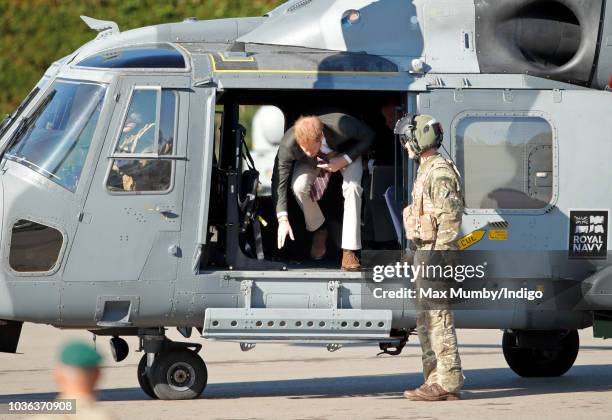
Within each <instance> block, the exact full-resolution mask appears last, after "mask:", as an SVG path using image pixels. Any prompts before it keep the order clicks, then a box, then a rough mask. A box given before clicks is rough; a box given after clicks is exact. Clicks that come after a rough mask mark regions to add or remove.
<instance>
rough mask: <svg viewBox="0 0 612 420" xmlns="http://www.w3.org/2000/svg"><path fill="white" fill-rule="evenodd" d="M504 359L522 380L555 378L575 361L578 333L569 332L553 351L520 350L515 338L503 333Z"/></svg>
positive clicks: (578, 341)
mask: <svg viewBox="0 0 612 420" xmlns="http://www.w3.org/2000/svg"><path fill="white" fill-rule="evenodd" d="M502 346H503V350H504V358H505V359H506V362H507V363H508V366H510V369H512V370H513V371H514V373H516V374H517V375H519V376H522V377H524V378H543V377H555V376H562V375H563V374H565V373H566V372H567V371H568V370H569V369H570V368H571V367H572V365H573V364H574V362H575V361H576V356H578V350H579V348H580V339H579V338H578V331H576V330H570V331H569V332H568V333H567V334H566V335H565V336H564V337H563V338H561V340H560V341H559V343H558V345H557V347H555V348H553V349H538V348H521V347H517V346H516V336H515V335H514V334H512V333H509V332H504V337H503V340H502Z"/></svg>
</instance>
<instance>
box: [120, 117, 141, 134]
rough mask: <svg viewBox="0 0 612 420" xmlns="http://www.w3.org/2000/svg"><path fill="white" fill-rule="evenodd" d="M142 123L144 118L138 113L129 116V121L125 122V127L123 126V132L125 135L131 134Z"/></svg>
mask: <svg viewBox="0 0 612 420" xmlns="http://www.w3.org/2000/svg"><path fill="white" fill-rule="evenodd" d="M141 121H142V116H141V115H140V114H138V113H135V112H134V113H132V114H130V115H129V116H128V118H127V121H126V122H125V125H124V126H123V132H124V133H129V132H131V131H134V129H135V128H136V127H137V126H138V125H139V124H140V122H141Z"/></svg>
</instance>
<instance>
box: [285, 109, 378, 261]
mask: <svg viewBox="0 0 612 420" xmlns="http://www.w3.org/2000/svg"><path fill="white" fill-rule="evenodd" d="M374 138H375V133H374V132H373V131H372V130H371V129H370V128H369V127H368V126H367V125H366V124H365V123H363V122H362V121H360V120H358V119H356V118H353V117H351V116H349V115H346V114H342V113H330V114H324V115H320V116H306V117H300V118H299V119H298V120H297V121H296V123H295V125H294V126H293V128H291V129H290V130H289V131H287V133H285V136H284V137H283V139H282V140H281V144H280V147H279V151H278V185H277V191H276V196H277V203H276V215H277V217H278V248H279V249H280V248H282V247H283V246H284V244H285V239H286V238H287V236H289V237H290V238H291V239H292V240H293V239H294V237H293V231H292V229H291V224H290V222H289V215H288V213H287V189H288V185H289V182H290V181H291V187H292V190H293V192H294V194H295V196H296V199H297V201H298V204H299V205H300V208H301V209H302V211H303V212H304V219H305V222H306V229H307V230H308V231H309V232H313V233H314V234H313V241H312V248H311V252H310V255H311V257H312V258H313V259H321V258H323V257H324V256H325V253H326V251H327V250H326V242H327V236H328V232H327V229H326V227H325V216H323V213H322V212H321V208H320V207H319V204H318V201H319V199H320V198H321V197H322V195H323V193H324V192H325V190H326V188H327V184H328V182H329V177H330V175H331V174H332V173H334V172H338V171H340V172H341V173H342V176H343V178H344V181H343V183H342V195H343V196H344V219H343V226H342V249H343V252H342V269H343V270H359V269H360V268H361V264H360V262H359V257H358V255H357V251H359V250H360V249H361V195H362V188H361V176H362V174H363V166H362V162H361V155H363V154H364V153H366V152H367V150H368V149H369V148H370V146H371V145H372V143H373V141H374ZM294 163H295V165H294Z"/></svg>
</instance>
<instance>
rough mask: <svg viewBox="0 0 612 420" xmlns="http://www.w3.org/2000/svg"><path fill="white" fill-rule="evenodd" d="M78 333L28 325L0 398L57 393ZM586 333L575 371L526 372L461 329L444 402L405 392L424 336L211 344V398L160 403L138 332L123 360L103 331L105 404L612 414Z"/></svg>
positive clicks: (426, 415) (606, 346)
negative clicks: (390, 346)
mask: <svg viewBox="0 0 612 420" xmlns="http://www.w3.org/2000/svg"><path fill="white" fill-rule="evenodd" d="M170 336H171V337H173V338H175V339H178V337H179V336H178V335H177V334H175V333H172V334H170ZM74 337H82V338H85V339H91V334H89V333H87V332H82V331H61V330H57V329H54V328H51V327H47V326H37V325H32V324H26V325H25V326H24V330H23V334H22V341H21V343H20V346H19V352H20V353H22V354H16V355H9V354H0V403H6V402H8V401H25V400H50V399H53V398H54V396H55V393H54V392H55V390H56V388H55V384H54V382H53V378H52V371H53V367H54V365H55V360H56V358H57V348H58V346H59V345H60V344H61V343H62V342H64V341H66V340H68V339H69V338H74ZM580 338H581V351H580V354H579V355H578V360H577V361H576V364H575V365H574V367H573V368H572V369H571V370H570V371H569V372H568V373H567V374H566V375H565V376H563V377H561V378H556V379H524V378H519V377H518V376H516V375H515V374H514V373H513V372H512V371H511V370H510V369H509V368H508V367H507V366H506V363H505V361H504V357H503V355H502V352H501V348H500V342H501V332H500V331H494V330H488V331H477V330H461V331H459V340H460V344H461V355H462V360H463V366H464V369H465V376H466V377H467V380H466V388H465V391H464V393H463V397H464V399H463V400H462V401H453V402H441V403H425V402H411V401H407V400H405V399H403V398H402V391H403V390H404V389H406V388H414V387H416V386H419V385H420V384H421V381H422V376H421V374H420V353H419V350H420V349H419V347H418V342H417V341H416V340H415V342H413V343H411V344H410V345H409V346H407V348H406V349H405V350H404V353H403V354H402V355H401V356H396V357H391V356H379V357H376V352H377V348H376V347H371V346H367V347H364V346H353V347H345V348H343V349H341V350H339V351H337V352H335V353H329V352H327V351H326V350H325V348H324V347H321V346H298V345H284V344H267V345H262V344H260V345H258V346H257V347H256V348H255V349H253V350H251V351H249V352H247V353H243V352H241V351H240V349H239V347H238V344H236V343H215V342H211V343H205V346H204V349H203V350H202V352H201V355H202V356H203V357H204V360H205V361H206V363H207V366H208V372H209V385H208V387H207V388H206V390H205V391H204V396H203V397H202V398H201V399H199V400H194V401H154V400H151V399H149V398H148V397H147V396H146V395H145V394H144V393H143V392H142V391H141V390H140V388H139V387H138V382H137V379H136V365H137V364H138V361H139V359H140V356H141V354H140V353H136V352H134V351H133V350H135V349H136V340H135V339H133V338H131V339H129V340H128V341H129V343H130V346H131V349H132V352H131V353H130V355H129V356H128V358H127V359H126V360H125V361H123V362H122V363H119V364H117V363H115V362H114V361H113V360H112V358H111V357H110V353H109V349H108V347H109V346H108V339H107V338H99V339H98V348H99V349H101V350H102V351H103V353H104V354H105V356H106V357H105V363H104V369H103V380H102V382H101V384H100V393H99V396H100V398H101V400H102V402H101V403H100V404H101V405H102V406H103V407H104V409H106V410H107V411H109V412H110V413H112V414H113V415H114V416H115V417H116V418H117V419H130V420H134V419H140V418H142V419H170V418H177V419H179V418H180V419H181V420H183V419H327V418H330V419H407V418H419V419H447V418H454V419H456V418H469V419H491V418H494V419H498V418H501V419H505V418H508V419H510V418H511V419H516V418H521V419H522V418H548V419H580V418H589V419H599V418H602V419H603V418H606V419H609V418H612V341H603V340H599V339H594V338H593V337H592V331H591V330H590V329H588V330H585V331H582V332H581V334H580ZM2 417H3V416H2V415H0V418H2ZM4 418H7V419H14V420H17V419H19V418H22V416H17V415H5V416H4Z"/></svg>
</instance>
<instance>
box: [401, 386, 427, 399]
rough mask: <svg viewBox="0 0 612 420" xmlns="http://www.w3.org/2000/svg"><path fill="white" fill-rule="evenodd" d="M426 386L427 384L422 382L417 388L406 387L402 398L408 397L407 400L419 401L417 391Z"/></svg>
mask: <svg viewBox="0 0 612 420" xmlns="http://www.w3.org/2000/svg"><path fill="white" fill-rule="evenodd" d="M426 386H429V385H427V384H423V385H421V386H420V387H418V388H415V389H407V390H406V391H404V398H408V399H409V400H412V401H420V398H419V397H418V395H417V392H418V391H419V389H421V388H424V387H426Z"/></svg>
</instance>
